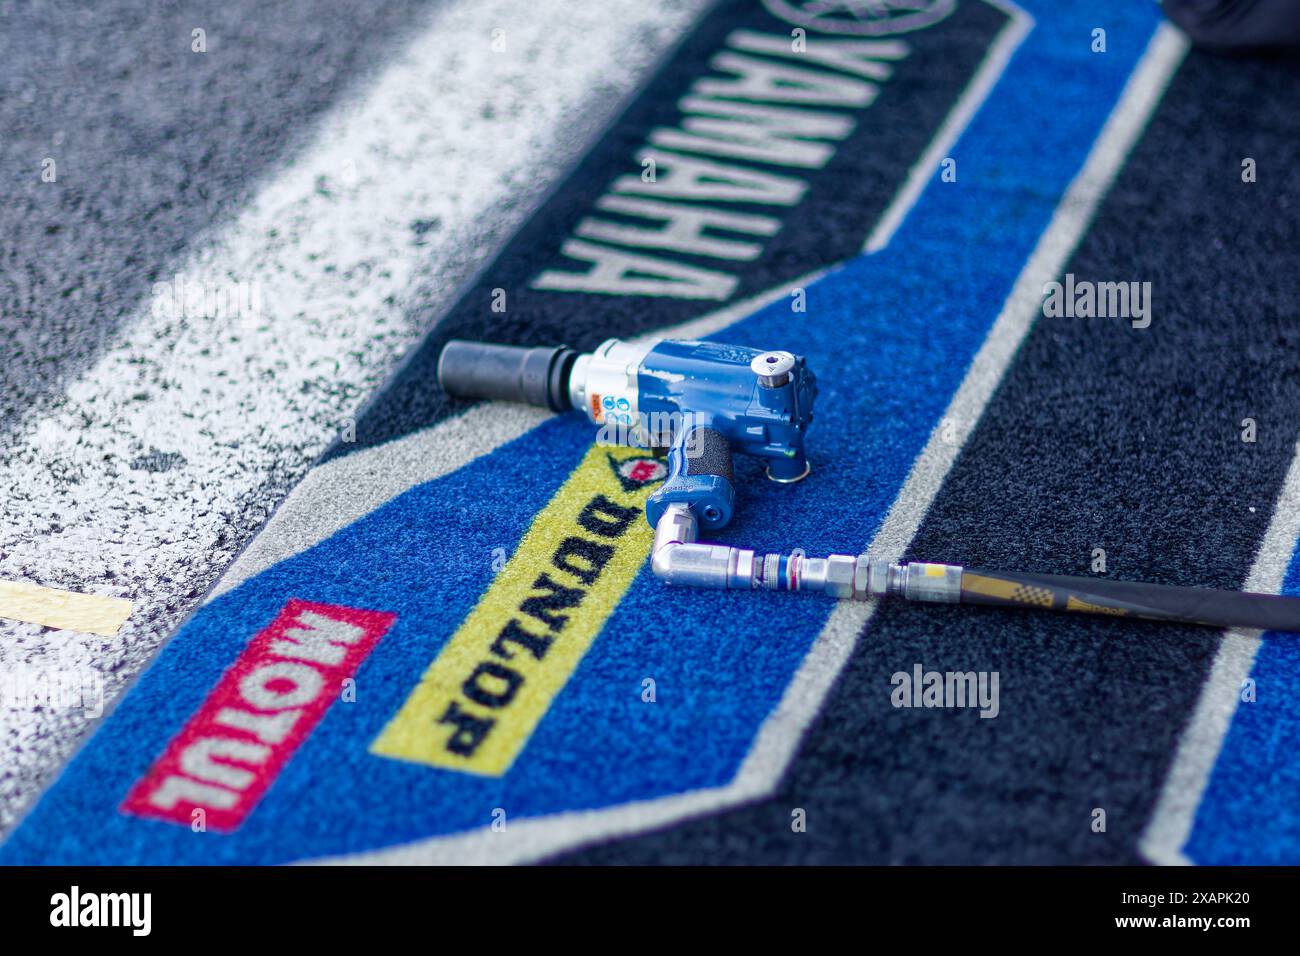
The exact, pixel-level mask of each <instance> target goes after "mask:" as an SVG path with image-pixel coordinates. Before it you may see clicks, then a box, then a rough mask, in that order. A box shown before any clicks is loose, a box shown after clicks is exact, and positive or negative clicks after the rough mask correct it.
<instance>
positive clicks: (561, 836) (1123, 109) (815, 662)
mask: <svg viewBox="0 0 1300 956" xmlns="http://www.w3.org/2000/svg"><path fill="white" fill-rule="evenodd" d="M1186 52H1187V41H1186V39H1185V38H1184V37H1183V35H1182V34H1181V33H1179V32H1178V31H1177V30H1175V29H1173V28H1172V27H1169V26H1168V25H1165V24H1162V25H1161V26H1160V27H1158V28H1157V30H1156V33H1155V35H1154V36H1153V37H1152V39H1151V42H1150V44H1149V45H1148V47H1147V49H1146V51H1145V52H1144V53H1143V55H1142V59H1141V61H1140V62H1139V63H1138V66H1137V68H1136V69H1135V70H1134V72H1133V74H1132V75H1131V76H1130V78H1129V81H1128V83H1127V84H1126V85H1125V87H1124V90H1123V92H1122V94H1121V96H1120V99H1119V102H1118V103H1117V105H1116V107H1115V110H1114V111H1113V112H1112V113H1111V115H1110V118H1109V119H1108V120H1107V122H1106V125H1105V126H1104V127H1103V129H1102V132H1101V135H1100V136H1099V137H1098V138H1097V140H1096V142H1095V143H1094V144H1093V147H1092V149H1091V151H1090V152H1089V154H1088V158H1087V160H1086V161H1085V162H1084V165H1083V168H1082V169H1080V171H1079V173H1078V175H1077V176H1076V177H1075V178H1074V181H1073V182H1072V183H1071V184H1070V187H1069V188H1068V189H1067V190H1066V192H1065V195H1064V196H1063V197H1062V198H1061V202H1060V203H1059V205H1058V206H1057V208H1056V212H1055V214H1054V215H1053V216H1052V220H1051V222H1050V224H1049V225H1048V227H1047V230H1046V231H1045V232H1044V233H1043V235H1042V237H1041V238H1040V239H1039V242H1038V245H1037V246H1036V247H1035V249H1034V252H1033V254H1032V255H1031V256H1030V258H1029V261H1028V262H1027V263H1026V265H1025V268H1024V269H1023V270H1022V272H1021V274H1020V276H1019V278H1018V279H1017V280H1016V283H1015V286H1014V288H1013V289H1012V292H1011V294H1010V296H1008V298H1007V301H1006V302H1005V303H1004V305H1003V307H1002V311H1001V313H1000V314H999V315H998V318H997V320H996V321H995V322H994V324H993V328H992V330H991V331H990V333H989V336H988V339H987V340H986V341H985V343H984V345H983V347H982V348H981V349H980V350H979V352H978V353H977V354H976V356H975V359H974V361H973V362H972V364H971V367H970V369H969V370H968V371H967V373H966V377H965V379H964V380H963V382H962V384H961V387H960V388H959V389H958V390H957V394H956V395H955V396H954V397H953V400H952V402H951V403H950V404H949V407H948V409H947V412H946V415H945V418H946V420H948V421H950V422H952V423H953V426H954V432H955V434H956V440H955V441H950V442H946V441H944V440H943V438H942V437H941V433H942V428H936V429H935V431H934V432H933V433H932V434H931V436H930V439H929V441H928V443H927V444H926V447H925V449H924V451H922V453H921V455H920V457H918V458H917V460H916V462H915V463H914V464H913V467H912V470H911V472H910V473H909V475H908V478H907V481H906V482H905V483H904V485H903V488H902V490H901V491H900V492H899V496H898V500H897V501H896V502H895V503H894V505H893V507H892V508H891V509H890V511H889V513H888V515H886V517H885V521H884V524H883V525H882V526H881V530H880V531H879V533H878V534H877V535H876V537H875V538H874V539H873V540H872V541H871V542H870V543H869V544H868V545H867V547H865V548H863V550H870V551H872V552H873V553H878V554H880V555H881V556H882V557H893V558H897V557H899V556H901V555H902V553H903V551H904V550H905V549H906V547H907V544H908V542H909V541H911V539H912V537H913V536H914V535H915V534H916V530H917V528H918V527H920V523H921V519H922V518H923V517H924V516H925V513H926V512H927V511H928V510H929V508H930V504H931V503H932V502H933V500H934V497H935V495H936V494H937V493H938V491H939V487H940V485H942V483H943V479H944V477H945V476H946V475H947V473H948V470H949V469H950V468H951V467H952V464H953V462H954V461H955V460H956V458H957V454H958V453H959V452H960V450H961V447H962V446H963V445H964V444H965V442H966V440H967V438H968V437H969V435H970V433H971V431H972V430H973V429H974V426H975V423H976V421H978V419H979V417H980V415H981V414H982V413H983V410H984V406H985V405H986V404H987V403H988V400H989V398H990V396H991V395H992V394H993V390H994V389H995V388H996V387H997V384H998V382H999V381H1000V380H1001V378H1002V375H1003V373H1004V372H1005V371H1006V368H1007V366H1008V364H1009V363H1010V361H1011V357H1012V356H1013V355H1014V354H1015V352H1016V349H1017V348H1018V347H1019V346H1020V343H1021V342H1022V341H1023V340H1024V337H1025V335H1026V334H1027V333H1028V331H1029V329H1030V327H1031V326H1032V325H1033V323H1034V320H1035V319H1036V318H1037V316H1038V315H1039V313H1040V308H1041V304H1042V288H1043V283H1044V282H1046V281H1049V280H1050V279H1052V278H1054V277H1055V276H1057V275H1059V274H1060V272H1061V269H1062V268H1063V267H1064V266H1065V263H1066V260H1067V259H1068V258H1069V256H1070V254H1071V253H1072V252H1073V251H1074V248H1075V247H1076V246H1077V245H1078V243H1079V240H1080V239H1081V238H1082V236H1083V234H1084V232H1085V231H1086V230H1087V228H1088V225H1089V224H1090V223H1091V222H1092V218H1093V216H1094V215H1095V213H1096V210H1097V206H1098V204H1099V203H1100V202H1101V199H1102V197H1103V196H1104V195H1105V194H1106V192H1107V191H1108V190H1109V189H1110V186H1111V184H1112V183H1113V182H1114V180H1115V177H1116V175H1118V173H1119V171H1120V169H1121V168H1122V167H1123V165H1124V161H1125V159H1126V158H1127V157H1128V154H1129V152H1130V151H1131V150H1132V148H1133V144H1134V143H1135V142H1136V141H1137V138H1138V136H1139V135H1140V134H1141V132H1142V130H1143V129H1144V128H1145V127H1146V124H1147V121H1148V120H1149V119H1150V117H1151V114H1152V112H1153V111H1154V109H1155V106H1156V104H1157V103H1158V102H1159V100H1160V97H1161V95H1162V94H1163V92H1164V90H1165V87H1166V86H1167V85H1168V83H1169V80H1170V78H1171V77H1172V76H1173V74H1174V71H1175V70H1176V69H1177V68H1178V65H1179V64H1180V63H1181V62H1182V59H1183V56H1184V55H1185V54H1186ZM733 321H734V320H733ZM710 331H717V329H710ZM875 609H876V604H875V602H873V601H864V602H853V601H842V602H840V603H839V604H837V606H836V607H835V609H834V610H833V611H832V612H831V615H830V618H829V619H828V621H827V623H826V626H825V627H824V628H823V630H822V632H821V634H820V635H819V636H818V637H817V640H816V641H815V642H814V643H813V646H812V648H811V649H810V650H809V652H808V655H807V657H805V658H804V661H803V664H802V665H801V666H800V668H799V671H798V673H797V674H796V675H795V677H794V679H793V680H792V681H791V683H790V686H789V687H787V688H786V691H785V694H784V695H783V696H782V698H781V702H780V703H779V704H778V705H777V707H776V709H775V710H774V711H773V712H772V714H771V715H770V716H769V717H768V718H767V720H766V721H765V723H764V724H763V727H762V728H761V730H760V731H759V734H758V737H757V739H756V741H755V743H754V746H753V747H752V749H751V750H750V752H749V754H748V756H747V757H746V758H745V761H744V763H743V764H742V765H741V768H740V770H739V772H738V773H737V775H736V777H735V779H734V780H732V781H731V782H730V783H729V784H727V785H726V786H723V787H717V788H714V789H711V790H700V791H695V792H693V793H688V794H681V795H677V796H672V797H663V798H660V799H657V800H646V801H642V802H638V803H631V804H624V805H622V806H618V807H613V808H610V809H602V810H587V811H580V812H572V813H564V814H557V815H552V816H548V817H539V818H536V819H527V820H520V821H514V822H512V823H511V824H510V826H509V828H508V829H507V830H505V831H502V832H494V831H493V830H491V828H490V827H483V828H480V829H476V830H471V831H468V832H465V833H460V834H456V835H454V836H449V837H434V838H430V839H427V840H419V841H415V842H412V843H408V844H405V845H403V846H397V847H390V848H388V849H384V850H377V851H373V852H368V853H358V854H352V855H349V856H340V857H331V858H327V859H323V860H317V861H312V862H319V863H364V864H372V863H390V864H428V863H519V862H527V861H530V860H536V859H540V858H542V857H545V856H548V855H550V854H552V853H556V852H559V851H561V850H565V849H571V848H573V847H575V846H581V845H584V844H587V843H594V842H598V841H600V840H605V839H610V838H613V837H619V836H624V835H628V834H632V833H637V832H642V831H645V830H650V829H654V828H656V827H661V826H665V825H667V824H669V823H673V822H676V821H679V820H682V819H685V818H687V817H691V816H695V815H697V814H700V813H704V812H707V811H716V810H718V809H720V808H723V807H727V806H732V805H735V804H739V803H743V802H746V801H749V800H754V799H758V798H760V797H763V796H766V795H767V794H768V793H770V792H771V791H772V789H773V788H774V787H775V786H776V783H777V781H778V780H779V779H780V776H781V774H782V773H783V772H784V770H785V768H786V766H788V764H789V762H790V759H791V758H792V757H793V756H794V752H795V750H796V748H797V747H798V745H799V741H800V740H801V739H802V737H803V734H804V732H805V731H806V730H807V728H808V725H809V724H810V723H811V721H812V720H813V719H814V718H815V717H816V715H817V712H818V711H819V710H820V708H821V705H822V701H823V700H824V699H825V697H826V694H827V692H828V691H829V690H830V688H831V685H832V684H833V683H834V681H835V678H836V677H837V676H838V675H839V673H840V671H841V670H842V669H843V667H844V664H845V662H846V661H847V660H848V657H849V654H850V653H851V651H852V649H853V645H854V642H855V641H856V640H857V636H858V635H859V634H860V633H861V632H862V629H863V628H864V627H865V626H866V624H867V622H868V621H869V620H870V618H871V615H872V614H874V613H875Z"/></svg>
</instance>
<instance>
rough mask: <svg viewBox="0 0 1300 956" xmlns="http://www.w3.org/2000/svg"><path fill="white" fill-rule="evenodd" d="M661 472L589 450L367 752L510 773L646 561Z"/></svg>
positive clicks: (636, 456) (625, 456)
mask: <svg viewBox="0 0 1300 956" xmlns="http://www.w3.org/2000/svg"><path fill="white" fill-rule="evenodd" d="M664 474H665V468H664V465H663V463H662V462H660V461H658V460H657V459H655V458H652V457H649V456H648V455H647V454H646V452H644V451H641V450H638V449H634V448H614V447H607V446H606V447H602V446H599V445H596V446H593V447H592V448H591V450H590V451H588V452H587V454H586V456H585V457H584V458H583V459H582V463H581V464H579V465H578V467H577V469H576V470H575V471H574V472H573V474H571V475H570V476H569V479H568V480H567V481H566V482H565V483H564V485H563V486H562V487H561V488H560V490H559V491H558V492H557V493H556V495H555V497H554V498H552V499H551V501H550V502H549V503H548V504H547V506H546V507H545V508H543V509H542V511H541V512H539V513H538V515H537V517H536V518H534V519H533V523H532V525H531V526H530V527H529V529H528V531H527V533H525V535H524V537H523V540H522V541H521V542H520V543H519V548H518V550H517V551H516V552H515V554H514V556H513V557H512V558H511V559H510V560H509V561H508V562H506V566H505V567H504V568H502V569H501V571H500V572H499V573H498V574H497V577H496V579H495V580H494V581H493V582H492V585H491V586H490V587H489V588H488V589H487V592H486V593H485V594H484V595H483V597H482V598H481V599H480V600H479V602H478V604H477V605H476V606H475V608H474V610H473V611H471V612H470V614H469V616H468V617H467V618H465V620H464V622H463V623H462V624H461V626H460V628H459V629H458V630H457V631H456V633H455V634H453V635H452V636H451V639H450V640H449V641H448V642H447V643H446V645H444V647H443V649H442V651H441V653H439V654H438V657H437V658H436V659H435V660H434V661H433V663H432V664H430V665H429V669H428V670H426V671H425V672H424V676H423V677H422V678H421V679H420V683H419V684H418V685H417V686H416V687H415V689H414V690H413V691H411V694H410V696H409V697H407V699H406V702H405V703H404V704H403V705H402V707H401V709H400V710H399V711H398V712H397V714H396V715H395V716H394V717H393V718H392V720H390V721H389V722H388V725H387V726H386V727H385V728H384V730H383V732H382V733H381V734H380V735H379V736H378V737H377V738H375V740H374V742H373V743H372V744H371V745H370V750H371V752H372V753H375V754H378V755H380V756H384V757H393V758H396V759H398V760H409V761H412V762H414V763H423V764H428V765H429V766H432V767H445V768H448V769H452V770H462V771H465V772H467V773H474V774H481V775H483V776H490V777H499V776H501V775H502V774H504V773H505V772H506V771H507V770H509V769H510V765H511V764H512V763H513V762H514V760H515V758H516V757H518V756H519V754H520V752H521V751H522V750H523V749H524V745H525V744H526V743H527V742H528V738H529V737H530V736H531V735H532V733H533V731H534V730H535V729H536V728H537V725H538V723H540V721H541V719H542V717H543V716H545V714H546V711H547V709H548V708H549V707H550V705H551V701H552V700H554V698H555V695H556V694H558V693H559V692H560V690H561V688H563V687H564V685H565V684H566V683H567V682H568V680H569V677H570V676H571V675H572V674H573V672H574V670H575V669H576V668H577V666H578V662H579V661H580V660H582V655H583V654H585V653H586V652H587V649H588V648H589V647H590V646H591V643H592V641H594V640H595V639H596V635H597V634H599V633H600V629H601V628H602V627H603V626H604V624H605V621H606V619H607V618H608V617H609V615H610V613H611V612H612V611H613V610H614V608H615V607H617V606H618V602H619V601H621V600H622V598H623V595H624V594H625V593H626V592H627V589H628V587H629V586H630V585H631V584H632V579H633V578H634V577H636V574H637V572H638V571H639V570H640V569H641V565H642V564H644V563H645V560H646V556H647V555H648V554H649V553H650V545H651V543H652V541H653V539H654V532H653V531H652V529H651V528H650V525H649V524H648V523H647V522H646V520H645V502H646V499H647V498H648V497H649V496H650V492H651V490H652V489H653V487H654V485H655V484H656V483H657V482H658V481H659V480H661V479H662V478H663V477H664Z"/></svg>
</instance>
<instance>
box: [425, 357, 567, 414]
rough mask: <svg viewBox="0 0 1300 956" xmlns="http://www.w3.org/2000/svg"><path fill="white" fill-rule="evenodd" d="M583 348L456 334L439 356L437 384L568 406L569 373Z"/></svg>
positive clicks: (454, 391)
mask: <svg viewBox="0 0 1300 956" xmlns="http://www.w3.org/2000/svg"><path fill="white" fill-rule="evenodd" d="M577 357H578V353H577V352H575V351H573V349H570V348H566V347H564V346H563V345H560V346H553V347H537V348H530V347H528V346H520V345H491V344H489V343H487V342H467V341H465V340H464V339H452V340H451V341H450V342H448V343H447V344H446V345H444V346H443V347H442V354H441V355H440V356H439V357H438V384H439V385H441V386H442V388H443V391H445V392H446V393H447V394H448V395H455V396H456V397H457V398H486V399H495V400H497V401H502V402H524V403H526V404H528V405H540V406H541V407H542V408H549V409H550V410H551V411H553V412H562V411H568V410H569V409H570V408H571V407H572V403H571V402H570V401H569V373H570V372H571V371H572V370H573V362H574V360H575V359H576V358H577Z"/></svg>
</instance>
